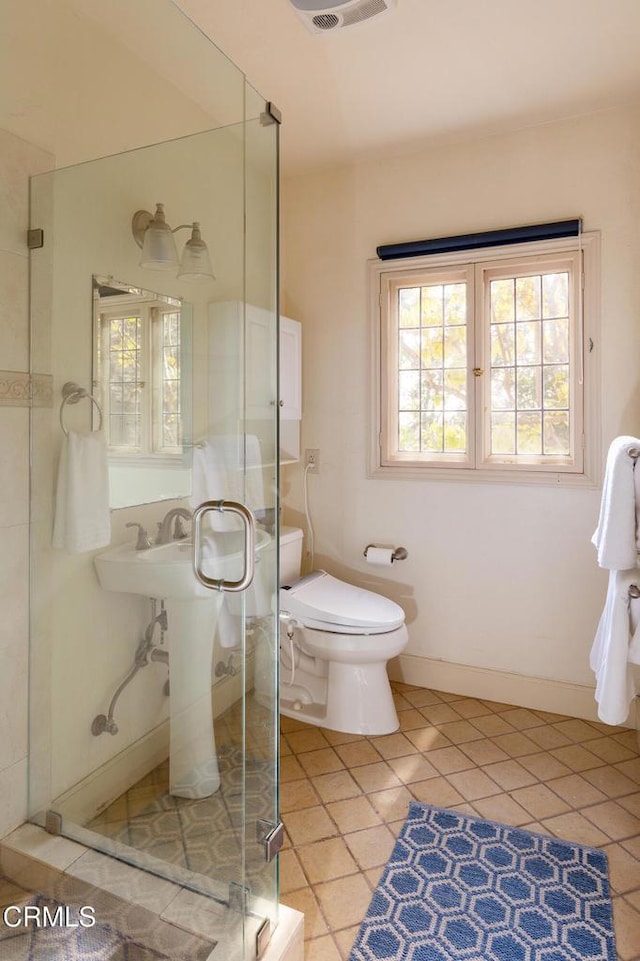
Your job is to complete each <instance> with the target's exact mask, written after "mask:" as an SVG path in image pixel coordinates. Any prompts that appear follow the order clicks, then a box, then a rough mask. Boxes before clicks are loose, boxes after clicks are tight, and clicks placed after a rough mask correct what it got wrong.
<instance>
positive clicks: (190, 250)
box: [178, 223, 216, 280]
mask: <svg viewBox="0 0 640 961" xmlns="http://www.w3.org/2000/svg"><path fill="white" fill-rule="evenodd" d="M178 277H180V278H182V280H215V279H216V278H215V276H214V273H213V267H212V266H211V258H210V257H209V251H208V249H207V245H206V244H205V242H204V240H203V239H202V237H201V236H200V224H199V223H194V224H193V225H192V227H191V238H190V239H189V240H187V242H186V244H185V245H184V250H183V252H182V260H181V261H180V270H179V271H178Z"/></svg>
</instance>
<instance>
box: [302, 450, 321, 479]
mask: <svg viewBox="0 0 640 961" xmlns="http://www.w3.org/2000/svg"><path fill="white" fill-rule="evenodd" d="M304 466H305V467H308V468H309V473H310V474H319V473H320V451H319V450H318V448H317V447H307V449H306V450H305V452H304Z"/></svg>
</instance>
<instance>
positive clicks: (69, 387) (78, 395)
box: [60, 380, 102, 437]
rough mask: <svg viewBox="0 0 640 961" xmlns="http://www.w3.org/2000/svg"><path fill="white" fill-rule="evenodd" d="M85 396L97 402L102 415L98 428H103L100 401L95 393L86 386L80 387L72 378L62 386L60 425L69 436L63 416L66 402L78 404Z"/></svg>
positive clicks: (93, 402)
mask: <svg viewBox="0 0 640 961" xmlns="http://www.w3.org/2000/svg"><path fill="white" fill-rule="evenodd" d="M83 397H88V398H89V400H90V401H91V403H92V404H95V407H96V410H97V411H98V414H99V415H100V423H99V425H98V430H102V408H101V407H100V404H99V403H98V401H97V400H96V399H95V397H94V396H93V394H90V393H89V391H88V390H85V389H84V387H80V385H79V384H75V383H74V382H73V381H72V380H68V381H67V383H66V384H64V386H63V388H62V403H61V404H60V426H61V427H62V431H63V433H64V434H66V436H67V437H68V436H69V431H68V430H67V428H66V427H65V426H64V416H63V415H64V407H65V404H77V403H78V401H79V400H82V398H83Z"/></svg>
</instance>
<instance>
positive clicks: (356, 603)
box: [280, 571, 404, 633]
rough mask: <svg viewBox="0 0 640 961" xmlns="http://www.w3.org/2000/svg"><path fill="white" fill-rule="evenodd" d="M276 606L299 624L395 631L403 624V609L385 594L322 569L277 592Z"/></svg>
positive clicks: (335, 628) (355, 630)
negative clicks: (369, 589)
mask: <svg viewBox="0 0 640 961" xmlns="http://www.w3.org/2000/svg"><path fill="white" fill-rule="evenodd" d="M280 607H281V609H283V610H286V611H288V612H289V614H291V615H292V616H293V617H295V618H297V619H298V620H299V621H301V622H302V623H303V624H307V625H308V626H314V627H325V629H326V630H329V631H330V630H332V628H333V629H334V630H340V629H342V632H344V628H345V627H348V628H351V629H352V631H351V632H352V633H359V632H360V631H363V629H369V630H372V629H373V630H375V631H378V632H383V631H395V629H396V628H398V627H400V626H401V625H402V624H404V611H403V610H402V608H401V607H400V606H399V605H398V604H396V603H395V602H394V601H390V600H389V598H388V597H381V596H380V594H374V593H373V591H365V590H363V589H362V588H361V587H355V586H354V585H353V584H345V583H344V581H340V580H338V578H337V577H332V576H331V574H327V572H326V571H313V573H312V574H308V575H307V577H303V578H302V580H300V581H298V582H297V583H296V584H294V585H293V586H292V587H290V588H289V589H288V590H281V592H280Z"/></svg>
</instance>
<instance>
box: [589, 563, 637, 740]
mask: <svg viewBox="0 0 640 961" xmlns="http://www.w3.org/2000/svg"><path fill="white" fill-rule="evenodd" d="M639 574H640V570H638V569H637V568H636V569H635V570H628V571H611V573H610V574H609V586H608V589H607V599H606V601H605V605H604V610H603V611H602V615H601V617H600V623H599V624H598V630H597V631H596V636H595V639H594V642H593V646H592V648H591V655H590V657H589V664H590V665H591V669H592V671H593V672H594V674H595V676H596V701H597V703H598V717H599V718H600V720H601V721H604V723H605V724H623V723H624V722H625V720H626V718H627V715H628V713H629V705H630V704H631V701H632V700H633V698H634V696H635V693H636V691H635V684H634V681H633V676H632V672H631V670H630V668H629V664H630V661H629V656H630V650H631V648H630V639H631V613H632V612H631V602H630V599H629V587H630V586H631V584H637V583H638V580H639V577H638V575H639ZM633 613H634V615H636V614H637V608H636V609H635V610H634V612H633Z"/></svg>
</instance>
